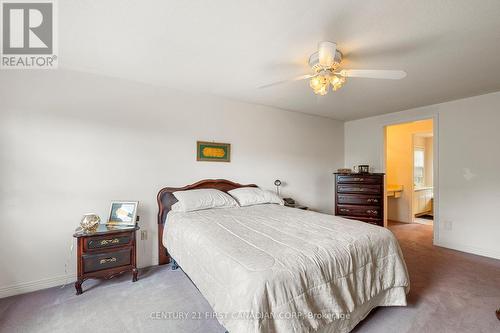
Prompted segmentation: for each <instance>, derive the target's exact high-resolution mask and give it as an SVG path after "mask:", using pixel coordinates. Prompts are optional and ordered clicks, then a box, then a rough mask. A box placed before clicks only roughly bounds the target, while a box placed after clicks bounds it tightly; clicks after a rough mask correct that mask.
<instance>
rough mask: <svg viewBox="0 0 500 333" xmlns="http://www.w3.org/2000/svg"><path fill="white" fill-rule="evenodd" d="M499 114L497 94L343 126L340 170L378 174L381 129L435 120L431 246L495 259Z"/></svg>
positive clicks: (499, 246) (498, 251) (499, 252)
mask: <svg viewBox="0 0 500 333" xmlns="http://www.w3.org/2000/svg"><path fill="white" fill-rule="evenodd" d="M499 109H500V93H498V92H497V93H492V94H487V95H482V96H476V97H472V98H467V99H461V100H457V101H452V102H447V103H442V104H436V105H431V106H427V107H422V108H416V109H411V110H407V111H403V112H397V113H391V114H386V115H382V116H378V117H372V118H366V119H361V120H356V121H350V122H347V123H345V129H344V130H345V152H346V154H345V160H346V166H352V165H355V164H361V163H366V164H370V165H372V166H374V168H375V170H377V171H381V172H383V171H384V168H385V166H384V163H383V156H384V151H383V150H384V147H383V143H384V126H386V125H389V124H394V123H401V122H406V121H413V120H416V119H421V118H424V117H434V116H435V117H436V119H437V123H435V126H437V127H438V128H437V137H436V136H434V142H435V145H434V148H435V150H436V152H435V156H436V155H437V157H438V158H437V159H434V163H435V164H438V170H439V171H438V175H437V176H438V177H435V178H434V186H435V189H436V191H435V196H438V198H437V199H438V200H437V203H438V205H439V211H438V212H435V213H437V214H436V215H437V218H438V224H437V225H436V226H435V227H436V228H437V230H436V232H435V243H436V244H437V245H442V246H445V247H449V248H454V249H457V250H462V251H466V252H472V253H476V254H481V255H485V256H490V257H494V258H500V242H499V241H498V240H499V235H500V221H499V218H498V207H499V205H500V177H498V168H499V167H500V154H499V148H498V143H499V142H500V131H499V130H498V126H499V124H500V111H499ZM436 187H437V188H436Z"/></svg>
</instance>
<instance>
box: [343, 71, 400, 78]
mask: <svg viewBox="0 0 500 333" xmlns="http://www.w3.org/2000/svg"><path fill="white" fill-rule="evenodd" d="M338 74H340V75H341V76H344V77H360V78H367V79H388V80H400V79H404V78H405V77H406V72H405V71H396V70H376V69H343V70H341V71H340V72H339V73H338Z"/></svg>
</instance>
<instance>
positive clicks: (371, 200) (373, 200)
mask: <svg viewBox="0 0 500 333" xmlns="http://www.w3.org/2000/svg"><path fill="white" fill-rule="evenodd" d="M366 201H367V202H378V199H371V198H370V199H367V200H366Z"/></svg>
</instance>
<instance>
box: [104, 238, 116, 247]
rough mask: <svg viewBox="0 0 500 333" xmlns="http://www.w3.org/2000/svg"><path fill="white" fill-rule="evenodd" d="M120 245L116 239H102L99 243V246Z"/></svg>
mask: <svg viewBox="0 0 500 333" xmlns="http://www.w3.org/2000/svg"><path fill="white" fill-rule="evenodd" d="M118 243H120V240H119V239H118V238H113V239H103V240H102V241H101V245H108V244H118Z"/></svg>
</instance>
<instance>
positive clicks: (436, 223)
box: [381, 113, 440, 245]
mask: <svg viewBox="0 0 500 333" xmlns="http://www.w3.org/2000/svg"><path fill="white" fill-rule="evenodd" d="M430 119H431V120H432V134H433V152H432V154H433V161H432V163H433V168H432V169H433V170H432V173H433V186H434V188H433V191H434V222H433V228H432V229H433V233H434V237H433V240H432V242H433V244H434V245H436V244H437V243H438V242H439V225H440V209H439V208H440V204H439V203H440V200H439V199H440V198H439V188H440V183H439V114H437V113H436V114H433V115H429V114H427V115H422V116H414V117H404V119H398V120H397V121H387V122H384V123H383V124H382V131H383V136H382V137H383V144H382V152H381V156H382V170H383V172H384V173H385V174H387V127H388V126H393V125H401V124H405V123H410V122H414V121H421V120H430ZM412 144H413V143H412ZM412 150H413V148H412ZM412 174H413V170H412ZM385 178H386V183H387V177H385ZM386 188H387V184H385V186H384V195H385V196H386V197H385V199H386V200H384V202H385V207H384V211H385V213H384V225H385V226H387V208H388V207H387V201H388V200H387V193H386V191H385V189H386ZM410 205H411V207H410V214H412V213H411V212H413V186H412V202H411V204H410ZM412 221H413V219H412Z"/></svg>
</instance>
